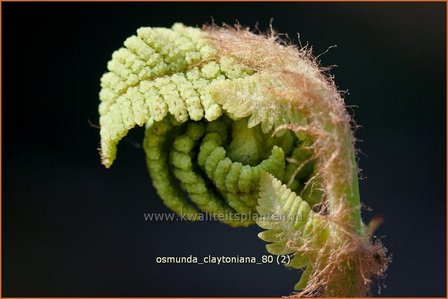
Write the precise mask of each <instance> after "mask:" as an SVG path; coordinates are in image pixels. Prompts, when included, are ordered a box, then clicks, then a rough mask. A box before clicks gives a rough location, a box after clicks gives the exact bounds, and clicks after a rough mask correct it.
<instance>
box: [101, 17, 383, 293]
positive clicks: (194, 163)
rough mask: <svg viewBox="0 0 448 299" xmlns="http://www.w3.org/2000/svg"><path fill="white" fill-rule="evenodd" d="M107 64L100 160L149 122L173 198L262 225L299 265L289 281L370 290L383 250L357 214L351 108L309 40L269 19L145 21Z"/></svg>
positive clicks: (276, 248)
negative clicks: (290, 37) (168, 24)
mask: <svg viewBox="0 0 448 299" xmlns="http://www.w3.org/2000/svg"><path fill="white" fill-rule="evenodd" d="M107 69H108V72H107V73H106V74H104V75H103V77H102V78H101V91H100V100H101V102H100V105H99V114H100V126H101V130H100V134H101V149H100V151H101V160H102V163H103V164H104V166H105V167H110V166H111V165H112V163H113V162H114V160H115V158H116V152H117V144H118V143H119V141H120V140H121V139H122V138H123V137H124V136H125V135H126V134H127V133H128V131H129V130H130V129H132V128H134V127H135V126H144V127H145V137H144V140H143V148H144V151H145V153H146V163H147V167H148V170H149V173H150V176H151V180H152V183H153V184H154V187H155V188H156V190H157V193H158V194H159V196H160V198H161V199H162V200H163V202H164V204H165V205H166V206H167V207H168V208H169V209H171V210H173V211H174V212H176V213H177V214H179V215H182V217H185V218H186V219H188V220H192V221H194V220H197V219H198V217H199V215H200V213H203V212H206V213H208V214H211V215H215V216H218V217H216V218H217V219H218V220H220V221H221V222H223V223H225V224H228V225H230V226H233V227H236V226H249V225H252V224H257V225H259V226H260V227H261V228H262V229H264V231H262V232H261V233H260V234H259V235H258V236H259V237H260V238H261V239H262V240H264V241H266V242H267V243H269V244H267V245H266V248H267V251H268V252H269V253H271V254H274V255H285V254H288V255H290V256H291V258H292V259H291V261H290V263H289V264H288V265H287V266H288V267H291V268H296V269H301V270H302V271H301V276H300V280H299V282H298V283H297V284H296V285H295V286H294V288H295V293H293V295H296V296H303V297H308V296H326V297H334V296H336V297H353V296H367V295H369V294H370V289H371V284H372V280H373V279H374V278H381V277H383V276H384V273H385V271H386V268H387V265H388V263H389V257H388V256H387V254H386V249H385V248H384V247H383V246H382V245H381V243H380V242H379V241H378V240H377V239H376V238H374V237H373V235H372V234H373V231H374V227H375V225H374V224H371V225H365V224H364V223H363V222H362V219H361V213H360V205H361V204H360V199H359V190H358V167H357V161H356V154H355V148H354V137H353V133H352V128H351V118H350V116H349V115H348V113H347V111H346V108H345V104H344V101H343V99H342V97H341V95H340V93H339V92H338V90H337V88H336V86H335V84H334V82H333V80H332V78H331V77H330V76H328V75H327V74H326V73H325V72H323V71H322V69H321V68H320V67H319V64H318V62H317V61H316V59H315V58H314V57H313V56H312V54H311V51H310V50H309V49H307V48H298V47H295V46H293V45H287V44H286V43H285V42H283V41H281V40H280V38H279V36H278V35H277V34H275V33H274V32H273V31H272V30H271V32H269V33H268V34H254V33H253V32H251V31H250V30H248V29H246V28H242V27H240V26H236V27H229V26H224V27H219V26H215V25H213V26H205V27H203V28H193V27H187V26H184V25H182V24H174V25H173V26H172V28H149V27H143V28H140V29H138V30H137V33H136V35H133V36H131V37H129V38H128V39H126V41H125V42H124V47H123V48H121V49H119V50H117V51H115V52H114V53H113V54H112V59H111V60H110V61H109V62H108V64H107ZM219 215H226V217H219ZM229 215H234V216H235V217H233V216H232V217H229ZM236 216H240V217H236ZM241 216H248V217H241ZM255 216H256V217H255ZM291 290H292V286H291Z"/></svg>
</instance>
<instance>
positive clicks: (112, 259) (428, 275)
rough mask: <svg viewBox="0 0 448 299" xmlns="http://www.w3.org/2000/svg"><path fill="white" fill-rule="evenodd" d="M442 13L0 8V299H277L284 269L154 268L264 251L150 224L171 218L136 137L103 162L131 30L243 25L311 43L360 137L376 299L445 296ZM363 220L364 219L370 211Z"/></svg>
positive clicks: (385, 7) (403, 8) (242, 232)
mask: <svg viewBox="0 0 448 299" xmlns="http://www.w3.org/2000/svg"><path fill="white" fill-rule="evenodd" d="M445 6H446V4H445V3H250V4H248V3H2V45H3V47H2V63H3V81H2V89H3V90H2V92H3V93H2V128H3V131H2V133H3V141H2V144H3V148H2V155H3V156H2V158H3V167H2V174H3V176H2V186H3V188H2V192H3V193H2V212H3V214H2V221H3V222H2V224H3V225H2V228H3V232H2V241H3V242H2V245H3V250H2V255H3V260H2V261H3V263H2V267H3V269H2V272H3V273H2V274H3V275H2V287H3V294H2V295H3V296H6V297H11V296H22V297H29V296H46V297H50V296H264V297H266V296H282V295H288V294H289V293H290V292H291V291H292V287H293V285H294V283H295V282H297V280H298V277H299V274H298V273H297V271H294V270H287V269H285V268H284V267H283V266H279V265H275V264H272V265H219V266H218V265H202V266H200V265H160V264H157V263H156V262H155V258H156V257H157V256H188V255H190V254H191V255H196V256H199V257H201V256H206V255H209V254H210V255H215V256H220V255H227V256H229V255H230V256H232V255H241V256H257V257H260V256H261V255H263V254H265V253H266V251H265V248H264V246H265V244H264V242H262V241H261V240H259V239H258V238H257V236H256V234H257V232H258V231H260V229H259V228H258V227H256V226H252V227H250V228H239V229H233V228H230V227H227V226H225V225H223V224H220V223H215V222H201V223H187V222H146V221H145V220H144V213H148V212H169V211H168V210H167V209H166V208H165V207H164V206H163V204H162V203H161V201H160V199H159V198H158V196H157V194H156V193H155V190H154V188H153V187H152V185H151V181H150V179H149V175H148V173H147V170H146V166H145V161H144V159H145V158H144V154H143V151H142V149H140V148H137V147H135V146H134V145H133V144H134V143H139V142H141V140H142V138H143V131H142V129H135V130H133V131H131V134H129V135H128V137H127V138H126V141H124V142H122V143H121V144H120V146H119V154H118V159H117V161H116V163H115V164H114V166H113V167H112V168H111V169H110V170H106V169H104V168H103V167H102V166H101V164H100V160H99V155H98V151H97V148H98V144H99V130H98V129H97V128H94V127H92V126H91V125H89V120H90V121H91V122H92V123H94V124H98V112H97V107H98V102H99V100H98V92H99V89H100V87H99V78H100V77H101V75H102V74H103V73H104V72H105V71H106V63H107V61H108V60H109V59H110V57H111V53H112V52H113V51H114V50H116V49H118V48H120V47H121V46H122V43H123V42H124V40H125V39H126V38H127V37H129V36H131V35H132V34H134V33H135V32H136V29H137V28H139V27H141V26H163V27H169V26H171V25H172V24H173V23H174V22H183V23H185V24H186V25H191V26H201V25H202V24H204V23H210V22H212V20H214V22H215V23H217V24H221V23H223V22H225V23H227V24H233V23H235V22H239V23H240V24H242V25H245V26H251V27H254V25H256V24H257V22H258V26H259V28H261V29H262V30H263V29H264V30H265V29H268V28H269V23H270V20H271V18H272V19H273V27H274V28H276V29H277V30H278V31H279V32H282V33H288V35H289V36H290V37H291V39H292V40H293V41H295V42H296V43H297V40H298V39H297V33H300V39H301V42H302V44H306V43H307V42H308V43H309V45H312V46H313V49H314V53H315V54H316V55H318V54H320V53H323V52H325V51H326V50H327V49H328V48H329V47H331V46H333V45H337V48H332V49H331V50H330V51H329V52H328V53H326V54H324V55H323V56H321V57H320V59H321V62H322V65H323V66H330V65H337V67H335V68H334V69H333V70H332V74H334V75H335V80H336V83H337V85H338V87H339V89H340V90H348V94H347V95H346V96H345V100H346V103H347V105H348V106H350V107H351V108H350V109H349V110H350V113H351V114H352V115H353V116H354V119H355V120H356V122H357V124H358V125H359V126H360V128H359V129H358V130H357V131H356V137H357V139H358V140H359V142H358V143H357V146H358V148H359V150H360V154H359V158H360V167H361V169H362V174H363V179H362V181H361V185H360V189H361V198H362V201H363V203H364V204H365V207H366V208H365V209H364V211H363V217H364V219H365V221H366V222H367V221H368V220H369V219H371V218H372V217H374V216H376V215H381V216H382V217H384V219H385V222H384V224H383V225H381V227H380V228H379V230H378V231H377V234H378V235H379V236H380V237H381V238H382V241H383V243H384V245H385V246H386V247H387V248H388V249H389V251H390V253H391V254H392V255H393V263H392V264H391V266H390V269H389V271H388V273H387V277H386V278H385V280H383V281H381V283H384V284H385V285H386V286H387V288H384V287H383V288H382V291H381V294H378V292H377V291H378V288H377V287H375V288H374V289H373V292H374V295H376V296H425V297H429V296H438V297H444V296H446V272H445V268H446V255H445V252H446V248H445V244H446V231H445V227H446V226H445V223H446V198H445V188H446V184H445V182H446V176H445V165H446V160H445V152H446V142H445V141H446V140H445V136H446V132H445V121H446V101H445V100H446V99H445V91H446V85H445V84H446V75H445V74H446V69H445V68H446V48H445V45H446V31H445V28H446V27H445V24H446V23H445V20H446V13H445ZM370 209H371V210H372V211H370Z"/></svg>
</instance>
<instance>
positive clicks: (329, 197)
mask: <svg viewBox="0 0 448 299" xmlns="http://www.w3.org/2000/svg"><path fill="white" fill-rule="evenodd" d="M203 29H204V31H206V33H207V36H208V37H209V39H210V41H211V42H212V43H213V44H214V45H215V47H216V48H217V49H218V53H219V54H220V55H223V56H231V57H234V58H235V59H236V60H237V61H238V62H240V63H242V64H244V65H246V66H249V67H250V68H252V69H253V70H255V71H256V72H257V73H260V74H269V75H270V76H271V77H272V78H274V79H276V80H277V81H278V82H281V87H280V88H279V87H277V88H275V87H274V88H273V87H272V86H271V85H266V86H265V87H266V92H269V93H271V94H273V95H274V98H281V99H287V101H288V102H289V103H290V105H291V106H292V107H293V108H295V109H299V110H300V111H303V113H304V115H306V117H307V120H308V123H307V125H300V126H299V125H296V124H286V125H283V126H281V127H279V128H277V129H284V128H288V129H291V130H294V131H301V132H304V133H306V134H308V135H310V136H311V137H312V138H313V140H314V143H313V146H312V148H313V152H314V155H315V157H316V160H317V167H318V171H319V174H320V175H321V176H322V177H323V179H324V191H325V198H326V200H325V202H324V204H323V205H322V208H321V215H322V217H323V218H324V220H325V221H326V222H327V224H328V225H329V226H330V227H331V228H332V229H331V232H332V235H331V237H330V238H329V239H328V241H327V243H326V246H324V247H323V248H321V249H320V250H319V252H317V253H316V254H315V256H316V259H315V264H314V267H315V271H314V272H313V274H312V276H311V278H310V280H309V283H308V285H307V286H306V288H305V289H304V290H303V291H301V292H299V293H296V294H295V295H296V296H319V295H324V296H366V295H367V294H368V293H369V290H370V286H371V278H372V277H382V276H383V275H384V272H385V270H386V268H387V265H388V263H389V258H388V257H387V255H386V249H385V248H383V246H382V245H381V243H380V242H379V241H374V242H373V241H372V240H371V236H370V234H368V233H367V234H366V232H365V231H364V224H363V223H362V222H361V218H360V213H359V208H360V206H359V203H358V204H353V202H352V201H350V200H349V199H348V197H350V196H357V194H358V189H357V188H358V187H357V186H358V185H357V180H358V170H357V165H356V160H355V151H354V137H353V133H352V127H351V118H350V116H349V115H348V113H347V111H346V107H345V103H344V100H343V98H342V96H341V95H340V93H339V92H338V90H337V88H336V85H335V83H334V81H333V80H332V78H331V77H330V76H329V75H328V74H327V73H326V72H325V70H324V69H323V68H321V67H320V66H319V63H318V62H317V60H316V58H314V56H313V55H312V53H311V50H309V49H308V48H297V47H296V46H293V45H288V43H287V42H285V41H283V40H281V39H280V38H279V35H278V34H276V33H275V32H274V31H273V30H271V31H270V32H269V33H268V34H254V33H253V32H251V31H250V30H249V29H247V28H242V27H240V26H235V27H230V26H223V27H219V26H215V25H212V26H206V27H204V28H203ZM259 83H260V85H263V84H265V82H259ZM324 211H329V212H328V213H324ZM297 250H301V251H304V252H306V251H307V248H306V246H305V245H304V246H303V247H302V248H300V249H297ZM347 271H351V272H352V275H351V278H350V279H349V280H347V277H344V276H345V275H346V273H347Z"/></svg>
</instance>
